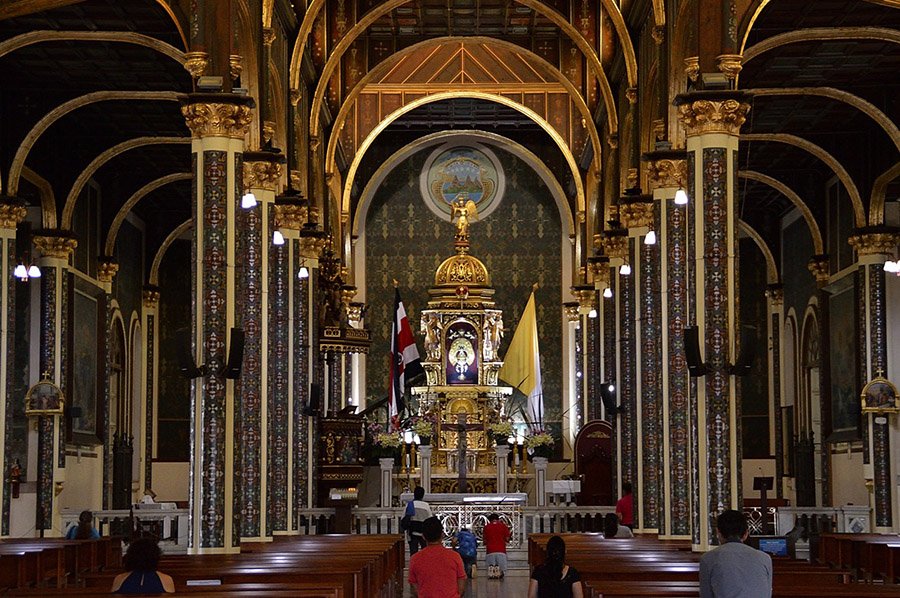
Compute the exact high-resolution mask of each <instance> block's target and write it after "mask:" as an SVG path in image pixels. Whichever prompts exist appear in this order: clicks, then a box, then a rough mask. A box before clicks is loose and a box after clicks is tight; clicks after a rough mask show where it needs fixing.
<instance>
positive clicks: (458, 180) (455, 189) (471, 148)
mask: <svg viewBox="0 0 900 598" xmlns="http://www.w3.org/2000/svg"><path fill="white" fill-rule="evenodd" d="M505 183H506V177H505V176H504V175H503V167H502V166H501V164H500V160H498V159H497V156H496V155H495V154H494V152H492V151H491V150H490V149H488V148H487V147H485V146H483V145H481V144H478V143H465V144H462V143H460V142H459V141H452V142H449V143H445V144H443V145H441V146H440V147H438V148H437V149H435V150H434V151H433V152H431V155H429V156H428V159H427V160H425V165H424V167H423V168H422V174H421V175H420V177H419V189H420V191H421V193H422V198H423V199H424V200H425V204H426V205H427V206H428V209H430V210H431V211H432V212H434V213H435V214H436V215H438V216H439V217H440V218H441V219H442V220H449V219H450V204H451V203H453V200H454V199H456V197H457V196H458V195H459V194H460V193H466V194H468V198H469V199H471V200H472V201H474V202H475V205H476V207H477V208H478V217H479V219H481V218H485V217H486V216H488V215H489V214H490V213H491V212H493V211H494V210H495V209H496V208H497V206H498V205H500V200H501V199H502V197H503V191H504V188H505Z"/></svg>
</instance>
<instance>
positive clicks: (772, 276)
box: [738, 220, 778, 284]
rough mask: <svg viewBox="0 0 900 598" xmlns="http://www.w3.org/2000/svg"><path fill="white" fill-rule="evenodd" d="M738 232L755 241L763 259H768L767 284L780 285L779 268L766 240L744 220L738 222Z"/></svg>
mask: <svg viewBox="0 0 900 598" xmlns="http://www.w3.org/2000/svg"><path fill="white" fill-rule="evenodd" d="M738 230H740V231H741V232H742V233H744V234H745V235H747V236H748V237H749V238H751V239H753V242H754V243H756V246H757V247H759V250H760V251H761V252H762V254H763V257H764V258H765V259H766V282H767V283H768V284H776V283H778V266H777V265H776V263H775V257H774V256H773V255H772V250H771V249H769V246H768V244H767V243H766V241H765V239H763V238H762V236H760V234H759V233H758V232H756V229H754V228H753V227H752V226H750V225H749V224H747V223H746V222H744V221H743V220H738Z"/></svg>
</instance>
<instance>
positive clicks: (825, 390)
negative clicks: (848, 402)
mask: <svg viewBox="0 0 900 598" xmlns="http://www.w3.org/2000/svg"><path fill="white" fill-rule="evenodd" d="M806 267H807V268H808V269H809V271H810V272H811V273H812V275H813V276H814V277H815V279H816V296H817V299H818V301H819V318H818V319H819V357H818V359H819V362H820V365H819V389H820V397H819V401H820V408H821V411H820V413H825V412H826V405H829V404H830V397H831V368H830V367H829V366H828V363H829V362H828V355H829V352H830V349H829V345H830V335H829V334H828V331H829V330H830V329H831V325H830V324H829V321H830V319H831V313H830V309H829V300H828V299H829V297H830V296H831V294H830V293H829V291H828V285H829V281H830V278H831V267H830V265H829V262H828V256H827V255H825V254H821V255H814V256H812V257H811V258H810V259H809V262H808V263H807V265H806ZM860 292H861V291H860ZM860 313H862V312H861V311H860ZM863 328H864V327H862V326H860V327H859V333H860V334H863ZM860 344H861V345H862V344H863V343H860ZM858 355H859V357H860V359H861V360H864V355H865V353H864V352H863V351H862V350H860V351H859V353H858ZM859 371H860V372H863V371H865V364H864V363H863V364H862V365H861V366H860V370H859ZM868 438H869V430H868V428H866V427H864V428H863V443H864V445H865V446H866V447H868ZM809 441H810V442H811V443H812V447H813V448H812V450H813V460H814V463H815V466H816V467H818V468H819V469H818V470H815V471H814V472H813V473H814V476H813V478H814V480H815V481H814V488H815V492H814V494H815V495H816V497H817V498H816V504H818V503H819V502H821V504H823V505H830V504H831V484H829V483H828V480H829V477H830V470H831V455H830V454H829V451H828V450H827V447H826V445H825V443H824V432H823V433H821V434H819V436H818V437H816V436H815V434H813V432H812V431H810V437H809ZM868 458H869V451H868V449H867V448H866V449H865V450H863V459H864V462H865V463H866V464H868ZM819 496H821V501H820V500H819V498H818V497H819Z"/></svg>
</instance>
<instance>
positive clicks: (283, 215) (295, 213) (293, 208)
mask: <svg viewBox="0 0 900 598" xmlns="http://www.w3.org/2000/svg"><path fill="white" fill-rule="evenodd" d="M311 216H312V217H311V218H310V214H309V207H308V205H307V203H306V201H303V200H299V201H278V200H277V199H276V200H275V227H276V228H286V229H288V230H302V229H303V227H304V226H305V225H306V223H307V222H309V221H310V220H312V221H313V222H315V221H317V220H318V216H319V212H318V210H317V209H316V208H313V209H312V214H311Z"/></svg>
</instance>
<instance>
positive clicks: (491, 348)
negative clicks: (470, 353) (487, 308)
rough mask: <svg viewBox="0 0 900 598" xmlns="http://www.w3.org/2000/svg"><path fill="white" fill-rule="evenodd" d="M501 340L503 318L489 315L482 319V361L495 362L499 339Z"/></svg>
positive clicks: (498, 349) (497, 354) (497, 355)
mask: <svg viewBox="0 0 900 598" xmlns="http://www.w3.org/2000/svg"><path fill="white" fill-rule="evenodd" d="M501 338H503V318H502V316H500V315H498V314H490V315H488V316H485V318H484V328H483V330H482V344H483V346H484V350H483V353H484V360H485V361H495V360H496V359H497V358H498V357H499V351H500V339H501Z"/></svg>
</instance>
